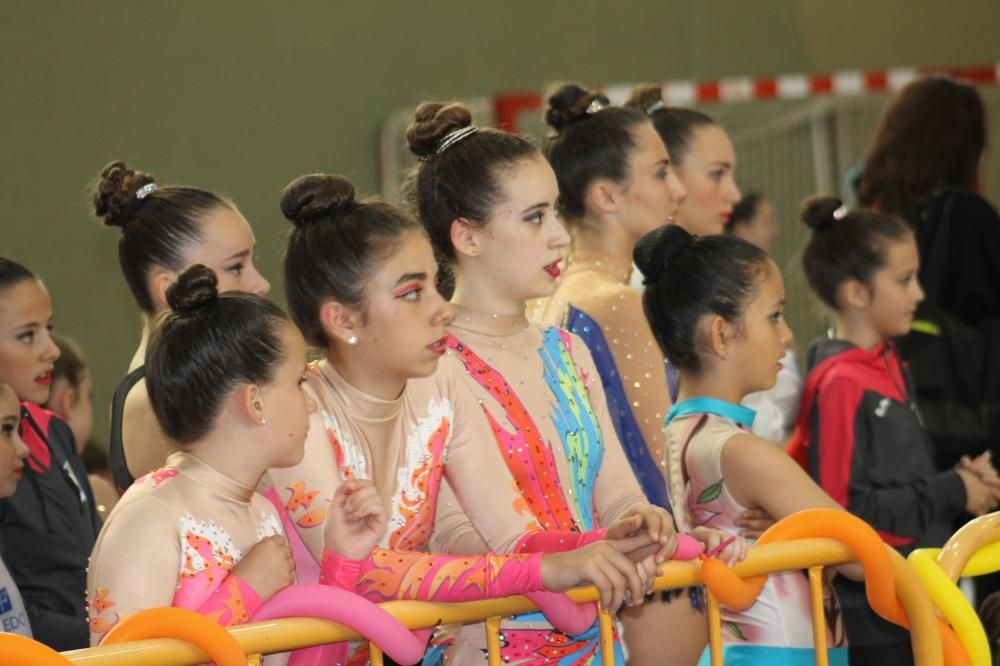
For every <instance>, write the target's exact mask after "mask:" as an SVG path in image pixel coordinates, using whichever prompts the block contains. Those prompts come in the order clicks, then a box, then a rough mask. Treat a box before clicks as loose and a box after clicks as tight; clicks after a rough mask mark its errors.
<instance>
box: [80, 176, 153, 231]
mask: <svg viewBox="0 0 1000 666" xmlns="http://www.w3.org/2000/svg"><path fill="white" fill-rule="evenodd" d="M155 182H156V180H155V179H154V178H153V177H152V176H151V175H149V174H148V173H143V172H142V171H133V170H132V169H129V168H128V167H127V166H126V165H125V163H124V162H121V161H116V162H112V163H110V164H108V165H107V166H106V167H104V168H103V169H102V170H101V175H100V176H99V177H98V181H97V190H96V191H95V192H94V213H95V214H96V215H97V217H99V218H101V220H102V221H103V222H104V224H106V225H108V226H112V227H120V228H121V229H124V228H125V225H126V224H128V220H129V218H130V217H131V216H132V213H133V212H134V211H135V207H136V205H137V204H138V199H137V198H136V194H137V193H138V191H139V189H140V188H142V187H143V186H145V185H149V184H151V183H155Z"/></svg>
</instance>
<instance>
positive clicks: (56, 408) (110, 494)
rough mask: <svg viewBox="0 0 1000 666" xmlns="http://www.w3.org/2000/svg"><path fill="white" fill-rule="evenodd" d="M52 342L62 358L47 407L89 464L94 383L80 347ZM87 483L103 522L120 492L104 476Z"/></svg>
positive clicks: (92, 476) (66, 341)
mask: <svg viewBox="0 0 1000 666" xmlns="http://www.w3.org/2000/svg"><path fill="white" fill-rule="evenodd" d="M52 339H53V341H54V342H55V343H56V346H57V347H59V358H58V359H56V363H55V367H53V368H52V391H51V394H50V395H49V400H48V402H46V403H45V407H46V408H47V409H50V410H52V412H53V413H54V414H55V415H56V416H58V417H59V418H61V419H63V420H64V421H65V422H66V425H68V426H69V429H70V430H72V431H73V439H75V440H76V450H77V453H79V454H80V456H81V458H83V459H84V463H85V464H86V458H84V450H85V449H86V448H87V446H88V445H90V446H93V445H92V444H91V442H90V434H91V432H92V430H93V425H94V406H93V401H92V393H93V389H94V382H93V380H92V379H91V376H90V369H89V368H88V367H87V361H86V359H85V358H84V356H83V352H81V351H80V348H79V346H77V344H76V343H75V342H73V341H72V340H70V339H69V338H64V337H61V336H58V335H53V336H52ZM87 479H88V480H89V481H90V487H91V489H92V490H93V492H94V506H95V507H96V509H97V515H98V516H100V518H101V519H102V520H103V519H105V518H107V517H108V514H109V513H110V512H111V509H113V508H114V507H115V504H116V503H117V502H118V492H117V491H116V490H115V487H114V485H113V484H112V483H111V482H109V481H108V480H107V479H105V478H104V477H102V476H99V475H97V474H88V475H87Z"/></svg>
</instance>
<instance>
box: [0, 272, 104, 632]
mask: <svg viewBox="0 0 1000 666" xmlns="http://www.w3.org/2000/svg"><path fill="white" fill-rule="evenodd" d="M51 331H52V301H51V300H50V298H49V293H48V290H47V289H46V288H45V285H44V284H42V282H41V280H39V279H38V278H37V277H35V275H34V274H33V273H32V272H31V271H30V270H28V269H27V268H26V267H24V266H23V265H21V264H19V263H17V262H15V261H12V260H10V259H5V258H2V257H0V381H4V382H6V383H7V384H8V385H9V386H10V387H11V388H12V389H13V390H14V393H15V394H16V395H17V399H18V400H20V401H21V418H20V435H21V439H22V440H23V441H24V443H25V444H26V445H27V447H28V449H29V451H30V454H29V456H28V458H27V460H26V464H25V465H24V467H23V470H24V483H21V484H19V486H18V488H17V491H16V492H15V493H14V494H13V496H12V497H10V498H9V499H7V500H5V501H4V502H0V540H2V542H3V543H2V546H3V557H4V562H5V563H6V565H7V567H8V568H9V570H10V573H11V575H12V577H13V578H14V581H15V582H16V583H17V586H18V587H19V588H20V590H21V594H22V596H23V598H24V604H25V607H26V608H27V611H28V618H29V621H30V623H31V627H32V632H33V634H34V637H35V639H36V640H38V641H40V642H42V643H45V644H46V645H48V646H50V647H52V648H54V649H56V650H72V649H77V648H83V647H86V646H87V643H88V641H87V616H86V611H85V610H84V599H85V591H86V577H87V573H86V570H87V557H88V556H89V555H90V551H91V549H92V548H93V546H94V539H95V538H96V537H97V532H98V530H99V529H100V519H99V518H98V517H97V513H96V512H95V510H94V498H93V495H92V493H91V490H90V484H89V483H88V482H87V472H86V470H85V469H84V467H83V462H82V461H81V460H80V457H79V456H78V455H77V453H76V444H75V443H74V441H73V433H72V431H71V430H70V429H69V427H68V426H67V425H66V423H64V422H63V421H62V420H61V419H60V418H58V417H57V416H55V414H53V413H52V412H50V411H48V410H46V409H43V408H42V407H40V406H39V405H42V404H45V402H46V401H47V400H48V399H49V390H50V388H51V385H52V370H53V367H54V364H55V361H56V359H57V358H58V357H59V348H58V347H56V345H55V343H54V342H53V341H52V335H51Z"/></svg>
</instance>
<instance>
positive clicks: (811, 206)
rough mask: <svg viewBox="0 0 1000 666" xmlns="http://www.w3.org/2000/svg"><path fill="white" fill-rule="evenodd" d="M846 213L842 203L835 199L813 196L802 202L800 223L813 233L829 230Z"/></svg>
mask: <svg viewBox="0 0 1000 666" xmlns="http://www.w3.org/2000/svg"><path fill="white" fill-rule="evenodd" d="M846 213H847V209H846V208H844V202H843V201H841V200H840V199H838V198H837V197H831V196H813V197H809V198H808V199H806V200H805V201H803V202H802V213H801V216H802V221H803V222H804V223H805V225H806V226H807V227H809V228H810V229H812V230H813V231H822V230H823V229H828V228H830V227H831V226H832V225H833V223H834V222H836V221H837V220H840V219H842V218H843V217H844V215H845V214H846Z"/></svg>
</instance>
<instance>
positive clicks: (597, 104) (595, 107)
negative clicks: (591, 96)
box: [587, 99, 604, 116]
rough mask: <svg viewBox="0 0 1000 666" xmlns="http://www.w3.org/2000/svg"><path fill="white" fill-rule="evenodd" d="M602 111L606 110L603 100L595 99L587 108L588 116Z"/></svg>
mask: <svg viewBox="0 0 1000 666" xmlns="http://www.w3.org/2000/svg"><path fill="white" fill-rule="evenodd" d="M602 109H604V104H602V103H601V100H599V99H595V100H594V101H592V102H591V103H590V104H589V105H588V106H587V115H588V116H589V115H591V114H594V113H597V112H598V111H601V110H602Z"/></svg>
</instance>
